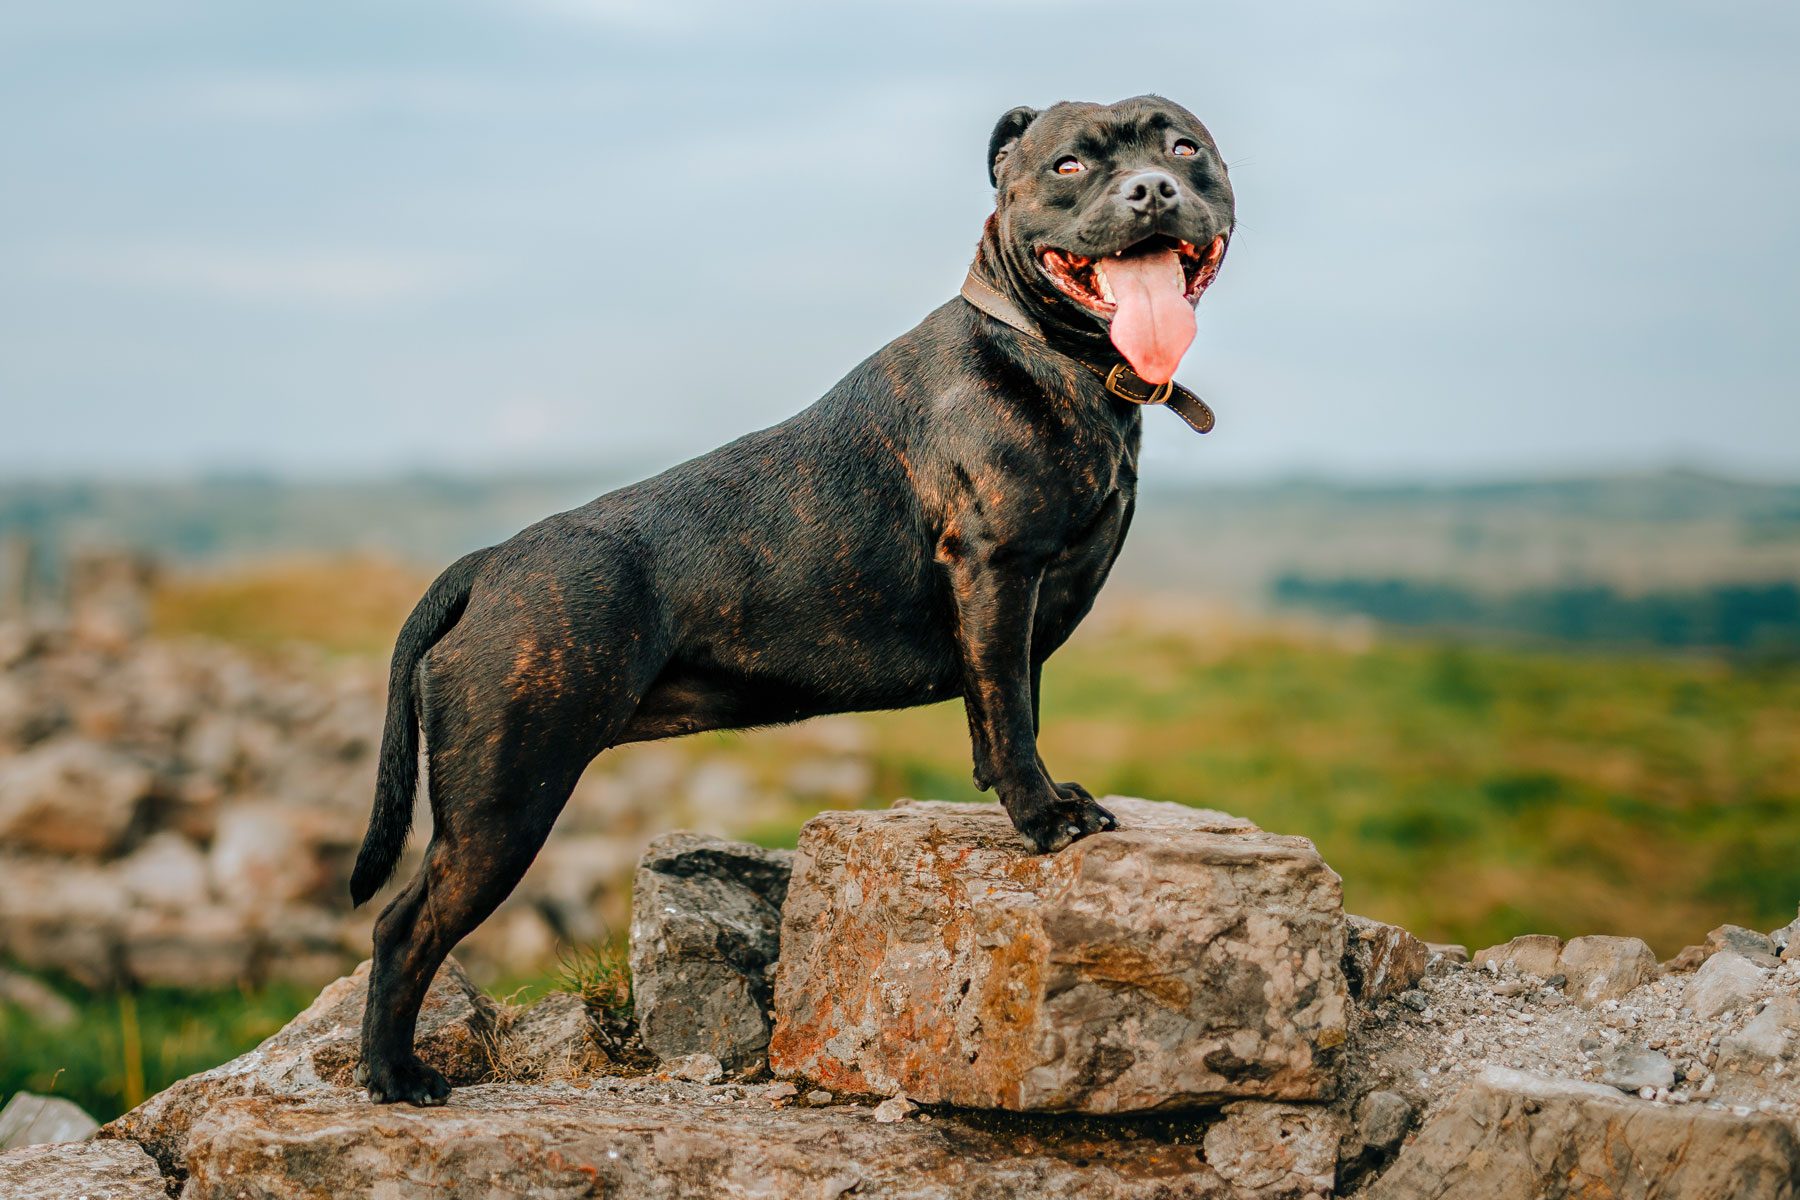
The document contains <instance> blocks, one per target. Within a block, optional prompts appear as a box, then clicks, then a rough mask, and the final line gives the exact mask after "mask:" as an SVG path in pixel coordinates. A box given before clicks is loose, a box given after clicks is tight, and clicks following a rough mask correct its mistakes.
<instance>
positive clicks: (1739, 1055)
mask: <svg viewBox="0 0 1800 1200" xmlns="http://www.w3.org/2000/svg"><path fill="white" fill-rule="evenodd" d="M1796 1057H1800V999H1796V998H1795V997H1793V996H1777V997H1775V999H1773V1000H1771V1001H1769V1003H1768V1004H1766V1005H1765V1006H1764V1007H1763V1010H1762V1012H1760V1013H1758V1014H1757V1015H1756V1018H1755V1019H1754V1020H1752V1021H1751V1022H1750V1023H1749V1024H1748V1025H1746V1026H1744V1027H1743V1028H1742V1029H1740V1030H1738V1031H1737V1032H1736V1033H1734V1034H1729V1035H1727V1036H1726V1037H1725V1038H1724V1039H1722V1040H1721V1041H1720V1043H1719V1069H1720V1070H1722V1071H1733V1072H1736V1073H1738V1074H1744V1075H1760V1074H1762V1073H1763V1071H1765V1070H1766V1069H1768V1068H1769V1067H1771V1066H1773V1065H1774V1064H1776V1063H1779V1062H1782V1061H1783V1060H1791V1059H1794V1058H1796Z"/></svg>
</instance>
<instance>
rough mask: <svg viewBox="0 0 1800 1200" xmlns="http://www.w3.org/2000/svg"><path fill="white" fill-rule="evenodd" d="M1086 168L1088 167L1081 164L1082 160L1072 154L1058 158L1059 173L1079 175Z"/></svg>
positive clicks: (1057, 169) (1057, 167)
mask: <svg viewBox="0 0 1800 1200" xmlns="http://www.w3.org/2000/svg"><path fill="white" fill-rule="evenodd" d="M1085 170H1087V168H1086V167H1084V166H1083V165H1082V164H1081V160H1080V159H1079V158H1076V157H1075V156H1074V155H1072V154H1065V155H1064V156H1063V157H1061V158H1059V159H1057V160H1056V173H1057V174H1058V175H1078V174H1080V173H1081V172H1083V171H1085Z"/></svg>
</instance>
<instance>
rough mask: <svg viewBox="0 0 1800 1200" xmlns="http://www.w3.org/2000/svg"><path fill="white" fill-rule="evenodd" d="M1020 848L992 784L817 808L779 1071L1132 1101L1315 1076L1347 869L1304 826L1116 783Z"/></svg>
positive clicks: (1057, 1101)
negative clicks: (882, 808)
mask: <svg viewBox="0 0 1800 1200" xmlns="http://www.w3.org/2000/svg"><path fill="white" fill-rule="evenodd" d="M1106 803H1107V805H1108V807H1110V808H1111V809H1112V810H1113V811H1114V812H1115V813H1116V814H1117V815H1118V818H1119V825H1120V829H1119V830H1118V831H1117V832H1113V833H1103V834H1097V835H1094V836H1092V837H1088V838H1085V839H1083V840H1081V841H1079V842H1076V843H1075V844H1074V845H1073V846H1070V847H1069V848H1067V849H1065V850H1063V851H1061V852H1060V853H1057V854H1053V855H1034V854H1031V853H1029V852H1028V851H1027V850H1026V848H1025V844H1024V842H1023V841H1022V840H1021V839H1020V838H1019V836H1018V834H1017V833H1015V832H1014V830H1013V828H1012V826H1011V824H1010V823H1009V822H1008V821H1007V819H1006V816H1005V814H1004V813H1003V812H1002V811H1001V810H1000V808H999V807H998V806H997V805H964V804H944V803H938V802H926V803H908V804H902V805H900V806H897V807H895V808H894V809H892V810H890V811H888V812H833V813H825V814H823V815H821V816H819V817H816V818H814V819H813V820H811V821H809V822H807V824H806V827H805V828H804V829H803V830H802V832H801V836H800V848H799V852H798V854H797V856H796V858H795V863H794V878H793V883H792V885H791V886H790V888H789V892H788V900H787V906H786V908H785V909H784V910H783V919H782V934H781V944H782V954H781V964H780V969H779V972H778V976H777V982H776V995H775V1007H776V1012H777V1020H776V1027H775V1035H774V1039H773V1042H772V1044H771V1046H770V1064H771V1066H772V1067H773V1068H774V1069H775V1071H776V1073H777V1074H778V1075H781V1076H783V1077H788V1078H801V1079H806V1080H810V1081H812V1082H815V1083H817V1084H819V1085H821V1086H823V1087H825V1088H827V1089H829V1090H831V1091H833V1092H840V1093H861V1094H877V1095H891V1094H893V1093H895V1092H898V1091H904V1092H905V1093H906V1094H907V1095H908V1096H910V1097H912V1098H913V1099H915V1100H921V1101H925V1102H928V1103H937V1102H945V1103H952V1104H961V1105H973V1106H984V1107H1001V1108H1011V1109H1019V1110H1074V1111H1084V1112H1096V1113H1119V1112H1135V1111H1143V1110H1147V1109H1161V1108H1178V1107H1183V1106H1191V1105H1201V1104H1210V1103H1216V1102H1218V1101H1221V1100H1230V1099H1242V1098H1256V1099H1281V1100H1307V1099H1316V1098H1318V1097H1321V1096H1323V1095H1325V1094H1327V1093H1328V1092H1329V1091H1330V1090H1331V1087H1332V1085H1333V1082H1334V1080H1335V1072H1336V1066H1337V1056H1338V1053H1339V1048H1340V1047H1341V1045H1342V1044H1343V1042H1344V1040H1345V1022H1346V1011H1347V1008H1348V994H1347V990H1346V984H1345V980H1344V975H1343V970H1342V967H1341V965H1340V964H1341V963H1342V961H1343V956H1344V915H1343V910H1342V900H1341V897H1340V892H1339V881H1338V877H1337V876H1336V875H1335V874H1333V873H1332V872H1331V870H1330V869H1329V868H1328V867H1326V866H1325V864H1324V863H1323V862H1322V861H1321V860H1320V858H1319V856H1318V853H1317V852H1316V851H1315V850H1314V849H1313V846H1312V844H1311V843H1310V842H1308V841H1306V840H1305V839H1304V838H1297V837H1280V836H1277V835H1274V834H1268V833H1264V832H1262V831H1261V830H1259V829H1257V828H1256V827H1255V826H1253V825H1251V824H1250V823H1249V822H1247V821H1243V820H1240V819H1238V818H1235V817H1228V816H1225V815H1224V814H1221V813H1215V812H1207V811H1202V810H1197V809H1191V808H1186V807H1183V806H1181V805H1176V804H1157V803H1152V802H1150V801H1145V800H1134V799H1128V798H1120V797H1114V798H1112V799H1109V800H1107V801H1106Z"/></svg>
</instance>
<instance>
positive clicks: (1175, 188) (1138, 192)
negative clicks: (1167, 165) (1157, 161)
mask: <svg viewBox="0 0 1800 1200" xmlns="http://www.w3.org/2000/svg"><path fill="white" fill-rule="evenodd" d="M1119 195H1120V196H1121V197H1122V198H1123V199H1124V201H1125V203H1126V204H1127V205H1128V206H1129V207H1130V208H1131V210H1132V211H1133V212H1137V213H1145V214H1148V213H1155V212H1163V211H1165V210H1167V209H1171V208H1176V207H1178V206H1179V205H1180V204H1181V185H1180V184H1178V183H1176V182H1175V177H1174V176H1173V175H1170V174H1169V173H1168V172H1167V171H1139V172H1138V173H1137V174H1136V175H1133V176H1132V177H1131V178H1129V179H1127V180H1126V181H1125V182H1124V183H1121V184H1120V185H1119Z"/></svg>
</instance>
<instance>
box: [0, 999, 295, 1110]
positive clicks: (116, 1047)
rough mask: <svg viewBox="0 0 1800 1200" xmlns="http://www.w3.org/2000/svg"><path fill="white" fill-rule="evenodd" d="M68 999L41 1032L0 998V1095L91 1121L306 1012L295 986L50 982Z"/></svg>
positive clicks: (132, 1103) (244, 1046)
mask: <svg viewBox="0 0 1800 1200" xmlns="http://www.w3.org/2000/svg"><path fill="white" fill-rule="evenodd" d="M56 987H57V990H58V991H60V992H61V993H62V994H63V995H64V996H65V997H67V998H68V999H70V1000H71V1001H72V1002H73V1003H74V1005H75V1012H76V1021H75V1025H74V1027H73V1028H71V1029H49V1028H45V1027H42V1026H40V1025H37V1024H36V1023H34V1022H32V1021H31V1020H29V1019H28V1018H27V1017H26V1016H25V1015H24V1014H23V1013H22V1012H21V1011H19V1010H18V1009H15V1008H11V1007H9V1006H7V1005H4V1004H0V1096H8V1095H11V1094H12V1093H13V1092H15V1091H21V1090H23V1091H32V1092H39V1093H43V1094H46V1095H54V1096H65V1097H67V1098H69V1099H71V1100H73V1101H75V1103H77V1104H79V1105H81V1107H82V1108H83V1109H85V1110H86V1111H87V1112H88V1113H89V1114H91V1115H92V1116H93V1117H94V1118H95V1119H97V1120H100V1121H107V1120H111V1119H112V1118H113V1117H115V1116H117V1115H118V1114H120V1113H122V1112H124V1111H125V1110H126V1109H128V1108H131V1107H133V1106H135V1105H136V1104H138V1103H140V1102H141V1101H143V1100H144V1099H145V1098H146V1097H148V1096H151V1095H153V1094H155V1093H156V1092H158V1091H160V1090H161V1089H163V1088H165V1087H167V1086H168V1085H169V1084H170V1083H172V1082H174V1081H175V1080H177V1079H180V1078H182V1077H183V1076H186V1075H191V1074H193V1073H194V1072H195V1071H204V1070H206V1069H207V1068H208V1067H215V1066H217V1065H218V1064H219V1063H221V1062H224V1061H225V1060H226V1059H228V1058H231V1057H233V1056H234V1055H237V1054H241V1053H243V1052H244V1051H245V1050H248V1049H250V1048H251V1047H252V1046H254V1045H256V1044H257V1043H258V1042H260V1041H262V1040H263V1039H264V1038H266V1037H268V1036H269V1035H270V1034H272V1033H274V1032H275V1031H276V1030H277V1029H280V1028H281V1027H282V1025H284V1024H286V1023H287V1021H288V1020H289V1019H290V1018H292V1017H293V1016H294V1014H295V1013H297V1012H299V1011H300V1010H301V1009H303V1008H305V1007H306V1006H307V1004H308V1003H310V1002H311V1001H312V998H313V992H312V991H311V990H307V989H300V988H294V987H270V988H266V989H262V990H258V991H244V990H236V989H234V990H229V991H221V992H188V991H181V990H177V989H171V988H147V989H144V990H141V991H137V992H91V991H87V990H85V989H82V988H78V987H75V986H73V985H70V984H68V983H67V982H66V981H56Z"/></svg>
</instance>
